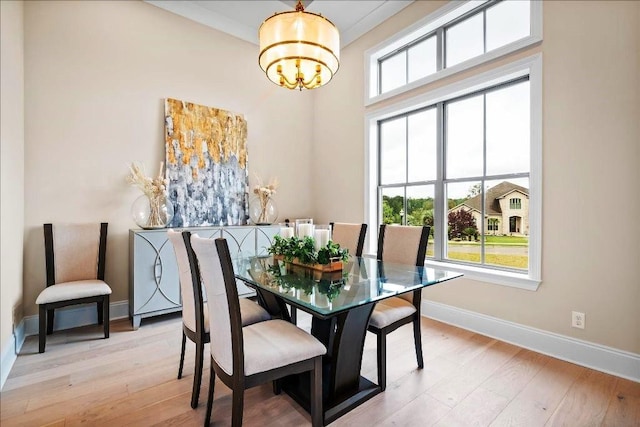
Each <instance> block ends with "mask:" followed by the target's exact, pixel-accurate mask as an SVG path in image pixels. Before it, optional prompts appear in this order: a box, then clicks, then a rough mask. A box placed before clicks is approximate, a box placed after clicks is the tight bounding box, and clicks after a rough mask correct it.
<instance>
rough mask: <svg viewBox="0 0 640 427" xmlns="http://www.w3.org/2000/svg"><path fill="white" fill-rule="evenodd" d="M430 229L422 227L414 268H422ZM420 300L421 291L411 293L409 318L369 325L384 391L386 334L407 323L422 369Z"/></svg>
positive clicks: (380, 253)
mask: <svg viewBox="0 0 640 427" xmlns="http://www.w3.org/2000/svg"><path fill="white" fill-rule="evenodd" d="M385 229H386V225H385V224H382V225H380V234H379V236H378V254H377V259H378V260H380V261H382V260H383V256H384V254H383V250H384V233H385ZM430 231H431V227H429V226H423V227H422V234H421V235H420V243H419V245H418V255H417V257H416V266H417V267H422V266H424V259H425V256H426V254H427V243H428V241H429V233H430ZM421 300H422V289H417V290H415V291H413V306H414V307H415V308H416V311H415V313H413V314H412V315H411V316H407V317H404V318H402V319H400V320H397V321H395V322H394V323H392V324H390V325H387V326H385V327H384V328H377V327H375V326H372V325H371V324H369V326H368V327H367V330H368V331H369V332H372V333H374V334H375V335H376V337H377V344H378V385H379V386H380V388H382V391H384V390H385V389H386V388H387V334H390V333H391V332H393V331H395V330H396V329H398V328H399V327H400V326H404V325H406V324H408V323H413V340H414V342H415V347H416V361H417V362H418V369H422V368H424V361H423V359H422V335H421V329H420V303H421Z"/></svg>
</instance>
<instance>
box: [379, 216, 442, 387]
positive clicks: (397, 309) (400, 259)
mask: <svg viewBox="0 0 640 427" xmlns="http://www.w3.org/2000/svg"><path fill="white" fill-rule="evenodd" d="M430 230H431V228H430V227H427V226H422V227H419V226H418V227H414V226H399V225H397V226H396V225H392V226H387V225H384V224H383V225H381V226H380V233H379V235H378V254H377V258H378V259H379V260H381V261H384V262H389V263H395V264H407V265H412V266H418V267H422V266H423V265H424V258H425V255H426V252H427V242H428V240H429V231H430ZM421 296H422V289H417V290H415V291H413V292H407V293H405V294H401V295H399V296H397V297H391V298H387V299H385V300H382V301H380V302H379V303H377V304H376V306H375V308H374V310H373V313H371V318H370V319H369V326H368V331H369V332H373V333H374V334H376V336H377V342H378V385H380V387H381V388H382V390H383V391H384V390H385V389H386V387H387V334H389V333H391V332H393V331H395V330H396V329H398V328H399V327H400V326H403V325H406V324H407V323H413V339H414V342H415V347H416V360H417V362H418V368H419V369H422V368H423V367H424V362H423V360H422V336H421V331H420V301H421Z"/></svg>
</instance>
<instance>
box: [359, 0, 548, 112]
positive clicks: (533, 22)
mask: <svg viewBox="0 0 640 427" xmlns="http://www.w3.org/2000/svg"><path fill="white" fill-rule="evenodd" d="M488 1H490V0H468V1H452V2H450V3H449V4H447V5H446V6H443V7H441V8H440V9H438V10H436V11H435V12H433V13H431V14H429V15H427V16H426V17H425V18H423V19H421V20H420V21H418V22H416V23H415V24H413V25H411V26H409V27H407V28H406V29H405V30H403V31H401V32H399V33H397V34H395V35H394V36H392V37H390V38H389V39H387V40H385V41H383V42H382V43H380V44H378V45H376V46H374V47H373V48H371V49H369V50H367V51H366V52H365V53H364V63H365V67H364V68H365V70H364V81H365V87H364V105H365V106H369V105H372V104H375V103H377V102H380V101H383V100H385V99H389V98H391V97H394V96H396V95H399V94H401V93H404V92H407V91H410V90H414V89H416V88H418V87H420V86H424V85H427V84H429V83H433V82H434V81H437V80H440V79H443V78H445V77H449V76H451V75H453V74H456V73H459V72H461V71H464V70H468V69H469V68H472V67H475V66H477V65H480V64H483V63H486V62H489V61H492V60H494V59H496V58H499V57H501V56H505V55H508V54H510V53H513V52H516V51H518V50H521V49H524V48H526V47H528V46H531V45H533V44H535V43H538V42H540V41H542V1H541V0H531V13H530V15H529V16H530V28H531V31H530V34H529V36H527V37H523V38H521V39H519V40H516V41H513V42H511V43H509V44H507V45H504V46H502V47H499V48H497V49H493V50H491V51H489V52H486V53H484V54H482V55H478V56H476V57H473V58H471V59H468V60H466V61H464V62H461V63H459V64H456V65H454V66H451V67H447V68H444V69H442V70H440V71H437V72H435V73H433V74H430V75H428V76H425V77H422V78H421V79H418V80H415V81H413V82H411V83H407V84H405V85H403V86H400V87H398V88H395V89H393V90H390V91H388V92H384V93H381V94H380V93H378V88H379V87H380V82H379V77H380V76H379V74H378V72H379V68H378V60H379V59H380V58H382V57H384V56H385V55H387V54H389V53H391V52H393V51H394V50H397V49H399V48H401V47H403V46H406V45H408V44H411V43H412V42H414V41H415V40H417V39H419V38H421V37H424V36H425V35H427V34H429V33H432V32H433V31H435V30H436V29H438V28H439V27H442V26H443V25H446V24H447V23H449V22H452V21H454V20H455V19H457V18H459V17H460V16H462V15H464V14H465V13H467V12H469V11H471V10H473V9H475V8H477V7H479V6H482V5H483V4H485V3H487V2H488ZM516 1H517V0H516Z"/></svg>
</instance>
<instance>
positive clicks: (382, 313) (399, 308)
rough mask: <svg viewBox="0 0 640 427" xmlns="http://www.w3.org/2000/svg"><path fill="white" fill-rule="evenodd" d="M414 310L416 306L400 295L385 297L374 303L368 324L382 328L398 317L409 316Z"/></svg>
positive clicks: (395, 320)
mask: <svg viewBox="0 0 640 427" xmlns="http://www.w3.org/2000/svg"><path fill="white" fill-rule="evenodd" d="M410 295H411V294H410ZM415 312H416V308H415V307H414V306H413V304H411V303H410V302H408V301H407V300H405V299H403V298H400V297H391V298H387V299H385V300H382V301H380V302H379V303H377V304H376V307H375V309H374V310H373V313H371V318H370V319H369V324H370V325H371V326H374V327H376V328H379V329H382V328H384V327H385V326H389V325H390V324H392V323H394V322H397V321H398V320H400V319H403V318H405V317H407V316H411V315H412V314H413V313H415Z"/></svg>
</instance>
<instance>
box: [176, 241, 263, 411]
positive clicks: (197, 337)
mask: <svg viewBox="0 0 640 427" xmlns="http://www.w3.org/2000/svg"><path fill="white" fill-rule="evenodd" d="M167 235H168V236H169V240H170V241H171V244H172V245H173V251H174V252H175V254H176V260H177V265H178V273H179V281H180V295H181V297H182V348H181V350H180V366H179V367H178V379H181V378H182V369H183V367H184V353H185V347H186V343H187V338H189V339H190V340H191V341H192V342H193V343H194V344H195V345H196V358H195V368H194V374H193V391H192V392H191V407H192V408H196V407H197V406H198V400H199V397H200V384H201V382H202V364H203V363H204V345H205V344H206V343H208V342H209V341H210V336H209V310H207V309H206V306H205V304H206V302H205V298H204V295H203V292H202V286H196V285H195V284H194V281H193V278H192V277H191V267H190V265H189V256H188V255H187V246H186V245H187V243H186V242H189V239H190V238H191V233H190V232H188V231H183V232H182V233H180V232H178V231H174V230H168V231H167ZM239 304H240V314H241V318H242V325H243V326H245V325H250V324H252V323H256V322H261V321H263V320H268V319H270V318H271V316H269V313H267V311H266V310H265V309H263V308H262V307H260V306H259V305H258V304H256V303H255V302H253V301H251V300H249V299H247V298H241V299H240V302H239Z"/></svg>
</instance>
